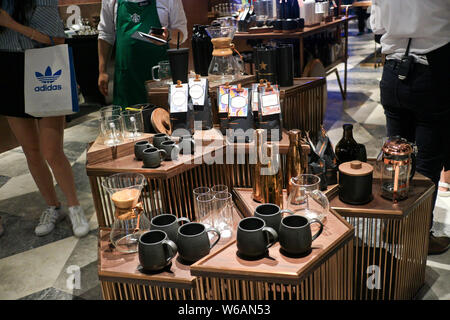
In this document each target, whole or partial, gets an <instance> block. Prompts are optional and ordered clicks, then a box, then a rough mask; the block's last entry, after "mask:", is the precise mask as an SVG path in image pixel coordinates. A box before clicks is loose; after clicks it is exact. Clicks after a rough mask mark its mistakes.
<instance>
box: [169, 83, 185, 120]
mask: <svg viewBox="0 0 450 320" xmlns="http://www.w3.org/2000/svg"><path fill="white" fill-rule="evenodd" d="M169 104H170V113H179V112H187V111H188V85H187V84H186V83H183V84H181V87H179V88H177V85H176V84H172V85H171V86H170V101H169Z"/></svg>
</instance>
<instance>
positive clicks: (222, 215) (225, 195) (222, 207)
mask: <svg viewBox="0 0 450 320" xmlns="http://www.w3.org/2000/svg"><path fill="white" fill-rule="evenodd" d="M214 199H215V213H214V215H213V219H214V220H213V227H214V228H216V229H217V230H219V231H220V236H221V238H229V237H231V235H232V230H233V200H232V196H231V193H229V192H219V193H216V194H215V195H214Z"/></svg>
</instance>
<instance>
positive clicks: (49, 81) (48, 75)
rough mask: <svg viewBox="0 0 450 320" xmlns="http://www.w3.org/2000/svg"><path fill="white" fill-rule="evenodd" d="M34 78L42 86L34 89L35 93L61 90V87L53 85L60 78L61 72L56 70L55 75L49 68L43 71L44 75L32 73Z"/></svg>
mask: <svg viewBox="0 0 450 320" xmlns="http://www.w3.org/2000/svg"><path fill="white" fill-rule="evenodd" d="M34 74H35V76H36V78H37V79H38V80H39V82H41V83H42V84H43V85H42V86H37V87H34V91H36V92H43V91H59V90H62V86H61V85H57V84H54V82H55V81H57V80H58V79H59V77H61V74H62V70H61V69H60V70H58V71H56V72H55V73H53V72H52V68H50V66H48V67H47V69H45V72H44V74H42V73H40V72H35V73H34Z"/></svg>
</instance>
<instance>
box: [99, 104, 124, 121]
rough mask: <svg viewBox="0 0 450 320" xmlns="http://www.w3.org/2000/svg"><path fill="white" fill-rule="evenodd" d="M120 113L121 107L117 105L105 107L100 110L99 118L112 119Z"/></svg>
mask: <svg viewBox="0 0 450 320" xmlns="http://www.w3.org/2000/svg"><path fill="white" fill-rule="evenodd" d="M121 112H122V107H121V106H118V105H111V106H107V107H103V108H101V109H100V118H106V117H112V116H116V117H118V116H120V113H121Z"/></svg>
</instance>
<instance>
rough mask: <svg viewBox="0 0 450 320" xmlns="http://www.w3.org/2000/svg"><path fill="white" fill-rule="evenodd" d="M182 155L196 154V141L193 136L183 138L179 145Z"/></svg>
mask: <svg viewBox="0 0 450 320" xmlns="http://www.w3.org/2000/svg"><path fill="white" fill-rule="evenodd" d="M179 146H180V149H181V153H183V154H194V152H195V140H194V137H193V136H181V138H180V143H179Z"/></svg>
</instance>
